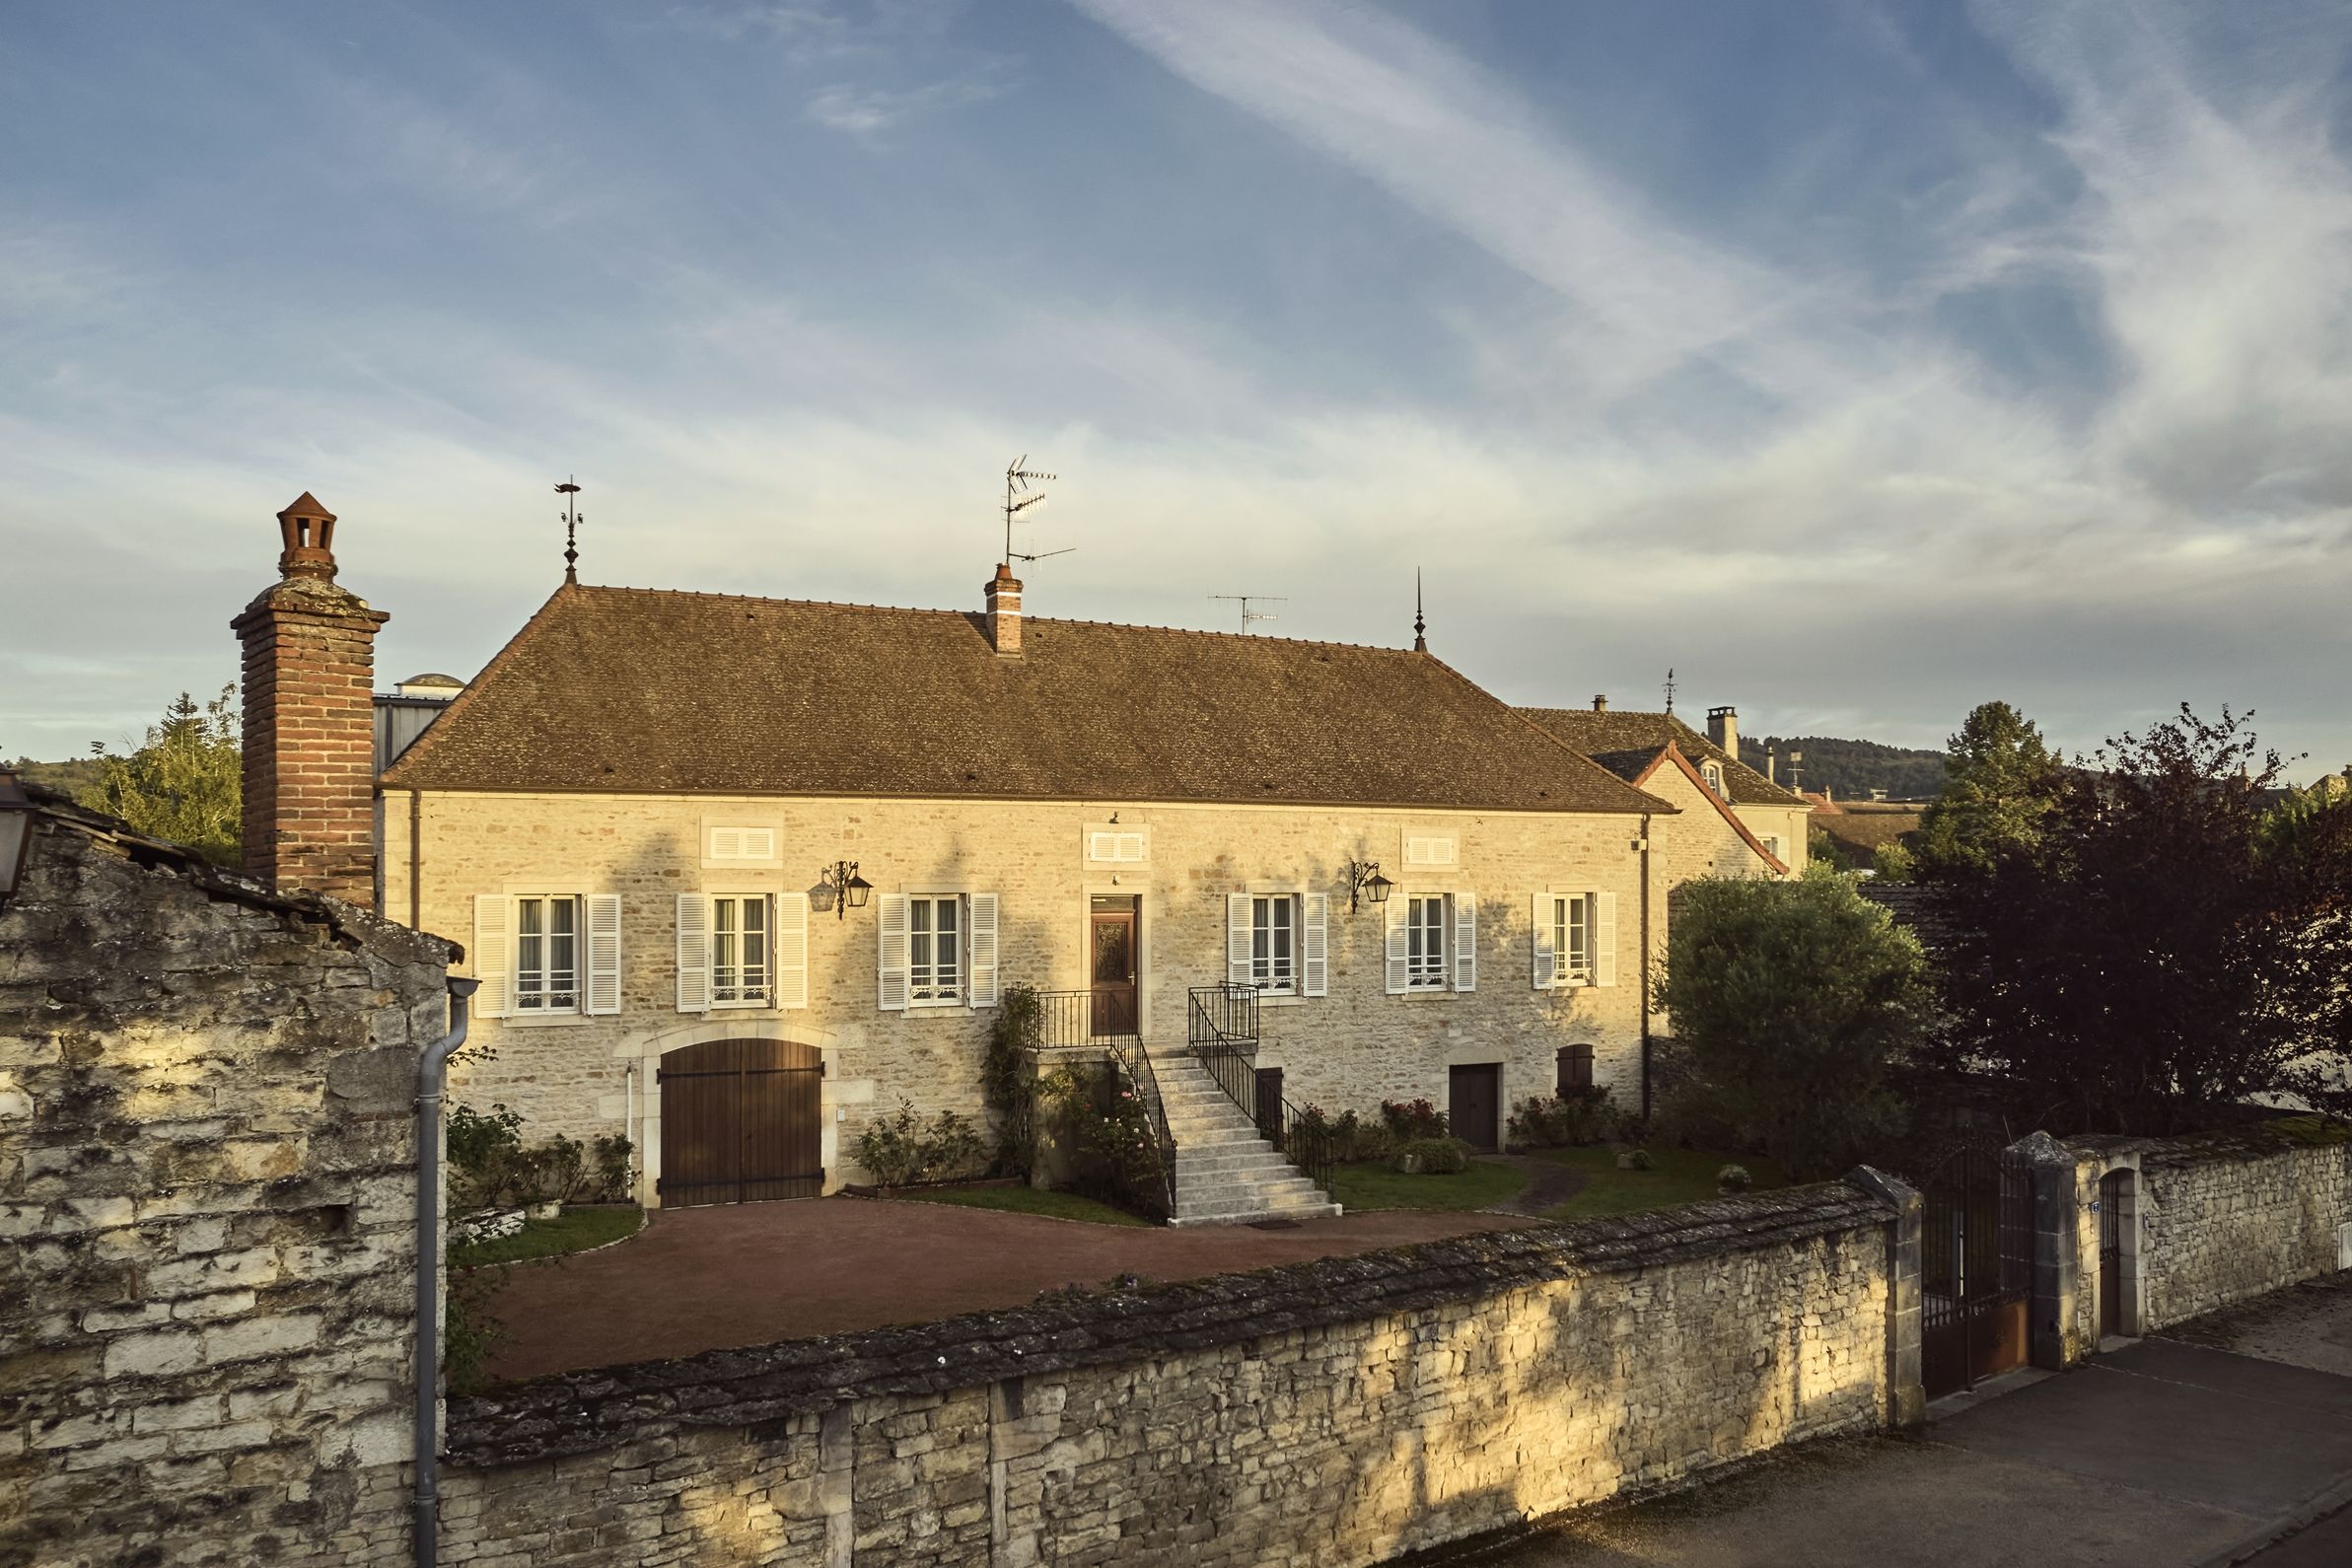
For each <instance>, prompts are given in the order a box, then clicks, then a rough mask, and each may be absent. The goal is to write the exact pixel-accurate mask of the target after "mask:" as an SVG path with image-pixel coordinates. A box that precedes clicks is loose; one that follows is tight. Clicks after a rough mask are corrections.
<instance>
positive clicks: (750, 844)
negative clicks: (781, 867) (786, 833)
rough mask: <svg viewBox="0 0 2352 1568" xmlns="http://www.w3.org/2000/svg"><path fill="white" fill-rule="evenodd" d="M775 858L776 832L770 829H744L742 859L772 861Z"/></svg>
mask: <svg viewBox="0 0 2352 1568" xmlns="http://www.w3.org/2000/svg"><path fill="white" fill-rule="evenodd" d="M775 858H776V830H775V829H774V828H772V827H747V828H745V829H744V859H746V860H773V859H775Z"/></svg>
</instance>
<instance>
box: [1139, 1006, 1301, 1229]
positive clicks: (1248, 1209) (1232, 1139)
mask: <svg viewBox="0 0 2352 1568" xmlns="http://www.w3.org/2000/svg"><path fill="white" fill-rule="evenodd" d="M1152 1067H1153V1071H1154V1074H1155V1076H1156V1077H1157V1078H1158V1079H1159V1082H1160V1104H1161V1106H1162V1108H1163V1109H1164V1110H1165V1111H1166V1112H1167V1115H1168V1130H1169V1132H1170V1133H1171V1134H1172V1135H1173V1136H1174V1137H1175V1138H1176V1219H1175V1220H1174V1222H1173V1223H1175V1224H1177V1225H1247V1224H1250V1223H1251V1222H1253V1221H1256V1220H1274V1219H1281V1220H1319V1219H1322V1218H1324V1217H1325V1216H1329V1215H1336V1214H1338V1212H1339V1205H1338V1204H1336V1203H1334V1202H1332V1201H1331V1198H1330V1194H1328V1193H1326V1192H1325V1191H1323V1189H1322V1188H1320V1187H1319V1186H1317V1185H1316V1184H1315V1183H1314V1182H1313V1181H1310V1180H1309V1179H1307V1177H1306V1176H1303V1175H1301V1174H1300V1171H1299V1168H1298V1167H1297V1166H1295V1165H1292V1164H1291V1163H1290V1162H1289V1161H1288V1160H1286V1159H1284V1158H1283V1157H1282V1156H1281V1155H1280V1154H1279V1153H1277V1152H1276V1151H1275V1149H1274V1146H1273V1145H1272V1144H1270V1143H1268V1142H1266V1140H1265V1139H1263V1138H1261V1137H1259V1136H1258V1135H1257V1125H1256V1123H1255V1122H1253V1121H1252V1120H1251V1119H1250V1118H1249V1117H1248V1116H1247V1114H1246V1113H1244V1111H1243V1110H1242V1107H1241V1106H1239V1105H1235V1104H1234V1103H1233V1099H1232V1097H1231V1096H1229V1095H1227V1094H1226V1092H1225V1091H1224V1090H1222V1089H1220V1088H1218V1087H1217V1080H1216V1079H1214V1078H1212V1077H1210V1076H1209V1070H1208V1069H1207V1068H1205V1067H1203V1066H1201V1065H1200V1063H1199V1062H1198V1061H1197V1060H1195V1059H1194V1058H1193V1056H1192V1053H1191V1052H1190V1051H1188V1050H1185V1049H1183V1048H1182V1047H1181V1046H1176V1047H1172V1048H1171V1049H1169V1050H1168V1052H1167V1053H1166V1054H1165V1055H1164V1054H1162V1053H1161V1052H1159V1051H1154V1052H1152Z"/></svg>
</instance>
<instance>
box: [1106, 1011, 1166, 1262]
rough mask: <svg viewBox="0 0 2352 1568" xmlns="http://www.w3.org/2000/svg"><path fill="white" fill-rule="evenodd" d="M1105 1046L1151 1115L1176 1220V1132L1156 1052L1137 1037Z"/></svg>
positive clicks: (1153, 1135)
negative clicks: (1155, 1060) (1154, 1063)
mask: <svg viewBox="0 0 2352 1568" xmlns="http://www.w3.org/2000/svg"><path fill="white" fill-rule="evenodd" d="M1105 1049H1106V1050H1108V1052H1109V1053H1110V1059H1111V1062H1112V1063H1113V1064H1114V1065H1115V1066H1116V1067H1117V1069H1118V1070H1119V1071H1120V1072H1123V1073H1125V1074H1126V1075H1127V1077H1128V1078H1129V1079H1130V1080H1131V1081H1132V1082H1133V1083H1134V1085H1135V1094H1136V1098H1137V1099H1139V1100H1140V1101H1141V1102H1142V1103H1143V1109H1144V1114H1146V1115H1148V1116H1149V1117H1151V1120H1152V1139H1153V1143H1154V1145H1155V1147H1156V1148H1157V1150H1158V1153H1159V1157H1160V1184H1161V1186H1162V1187H1163V1188H1164V1189H1165V1190H1166V1192H1167V1196H1168V1215H1169V1218H1171V1219H1173V1218H1175V1217H1176V1134H1174V1133H1172V1132H1170V1131H1169V1130H1168V1109H1167V1107H1166V1106H1165V1105H1162V1104H1161V1102H1160V1074H1159V1072H1158V1071H1157V1070H1156V1069H1154V1067H1153V1066H1152V1053H1151V1051H1150V1050H1149V1049H1147V1048H1146V1047H1145V1045H1144V1043H1143V1041H1142V1040H1140V1039H1133V1038H1130V1039H1129V1040H1128V1041H1127V1043H1126V1045H1125V1046H1124V1047H1122V1046H1120V1045H1118V1044H1117V1043H1115V1042H1105Z"/></svg>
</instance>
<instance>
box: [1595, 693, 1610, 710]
mask: <svg viewBox="0 0 2352 1568" xmlns="http://www.w3.org/2000/svg"><path fill="white" fill-rule="evenodd" d="M1593 711H1594V712H1595V713H1606V712H1607V711H1608V696H1607V694H1606V693H1605V692H1596V693H1595V694H1594V697H1593Z"/></svg>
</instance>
